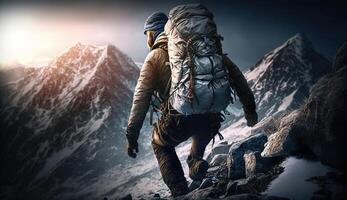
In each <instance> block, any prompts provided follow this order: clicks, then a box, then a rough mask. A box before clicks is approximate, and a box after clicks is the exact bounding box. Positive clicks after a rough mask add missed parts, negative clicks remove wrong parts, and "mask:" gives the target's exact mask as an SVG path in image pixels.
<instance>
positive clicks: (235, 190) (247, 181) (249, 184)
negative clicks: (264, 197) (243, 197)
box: [225, 165, 283, 196]
mask: <svg viewBox="0 0 347 200" xmlns="http://www.w3.org/2000/svg"><path fill="white" fill-rule="evenodd" d="M282 172H283V167H281V166H279V165H276V166H275V167H273V168H272V169H270V170H269V171H267V172H266V173H257V174H255V175H254V176H252V177H249V178H244V179H238V180H230V181H229V183H228V185H227V188H226V191H225V196H230V195H235V194H244V193H252V194H260V193H262V192H264V191H265V190H266V189H267V188H268V186H269V184H270V183H271V181H272V180H274V179H275V178H277V177H278V175H279V174H281V173H282Z"/></svg>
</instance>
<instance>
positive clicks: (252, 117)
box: [245, 112, 258, 126]
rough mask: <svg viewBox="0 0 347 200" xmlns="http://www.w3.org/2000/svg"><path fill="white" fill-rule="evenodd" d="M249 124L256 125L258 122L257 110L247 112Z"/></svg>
mask: <svg viewBox="0 0 347 200" xmlns="http://www.w3.org/2000/svg"><path fill="white" fill-rule="evenodd" d="M245 118H246V120H247V126H254V125H256V124H257V123H258V114H257V113H256V112H251V113H245Z"/></svg>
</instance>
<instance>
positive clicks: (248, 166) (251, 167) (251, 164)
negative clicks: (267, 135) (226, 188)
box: [243, 151, 257, 178]
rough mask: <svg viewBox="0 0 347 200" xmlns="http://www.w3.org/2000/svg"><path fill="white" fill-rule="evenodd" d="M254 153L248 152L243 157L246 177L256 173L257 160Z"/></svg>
mask: <svg viewBox="0 0 347 200" xmlns="http://www.w3.org/2000/svg"><path fill="white" fill-rule="evenodd" d="M255 153H256V152H254V151H248V152H246V153H245V154H244V155H243V159H244V161H245V173H246V177H247V178H248V177H251V176H254V175H255V173H256V165H257V158H256V156H255Z"/></svg>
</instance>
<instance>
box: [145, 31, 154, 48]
mask: <svg viewBox="0 0 347 200" xmlns="http://www.w3.org/2000/svg"><path fill="white" fill-rule="evenodd" d="M146 35H147V47H148V48H149V49H150V48H151V47H152V46H153V44H154V37H153V36H154V32H153V31H146Z"/></svg>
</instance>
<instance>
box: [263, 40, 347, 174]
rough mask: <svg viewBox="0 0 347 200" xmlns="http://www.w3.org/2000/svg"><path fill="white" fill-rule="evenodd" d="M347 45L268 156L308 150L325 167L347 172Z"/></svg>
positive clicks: (272, 144) (276, 138) (283, 123)
mask: <svg viewBox="0 0 347 200" xmlns="http://www.w3.org/2000/svg"><path fill="white" fill-rule="evenodd" d="M346 49H347V43H345V44H344V45H343V46H342V47H341V49H340V50H339V52H338V53H337V56H336V60H335V64H334V67H333V71H332V72H331V73H329V74H327V75H326V76H324V77H322V78H321V79H320V80H319V81H318V82H317V83H316V84H315V85H314V86H313V88H312V90H311V93H310V96H309V98H308V101H307V102H306V103H305V104H304V105H303V106H302V107H301V108H300V109H297V110H295V111H293V112H292V113H290V114H289V115H287V116H286V117H285V118H284V119H282V121H281V124H280V127H279V128H278V130H277V132H275V133H274V134H273V135H272V136H270V138H269V142H268V144H267V146H266V148H265V150H264V152H263V155H264V156H274V155H290V154H292V153H294V152H295V151H298V150H300V149H301V148H305V149H306V150H308V151H310V152H312V153H313V154H314V155H315V156H316V157H317V158H318V159H320V160H321V161H322V162H323V163H326V164H328V165H331V166H333V167H337V168H340V169H346V167H347V162H346V159H345V158H344V157H345V155H344V154H345V152H347V151H346V150H347V146H346V145H345V141H346V139H347V136H346V134H345V133H346V129H345V123H346V120H345V119H346V117H345V115H346V112H347V105H346V100H347V62H346V60H347V50H346Z"/></svg>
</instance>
